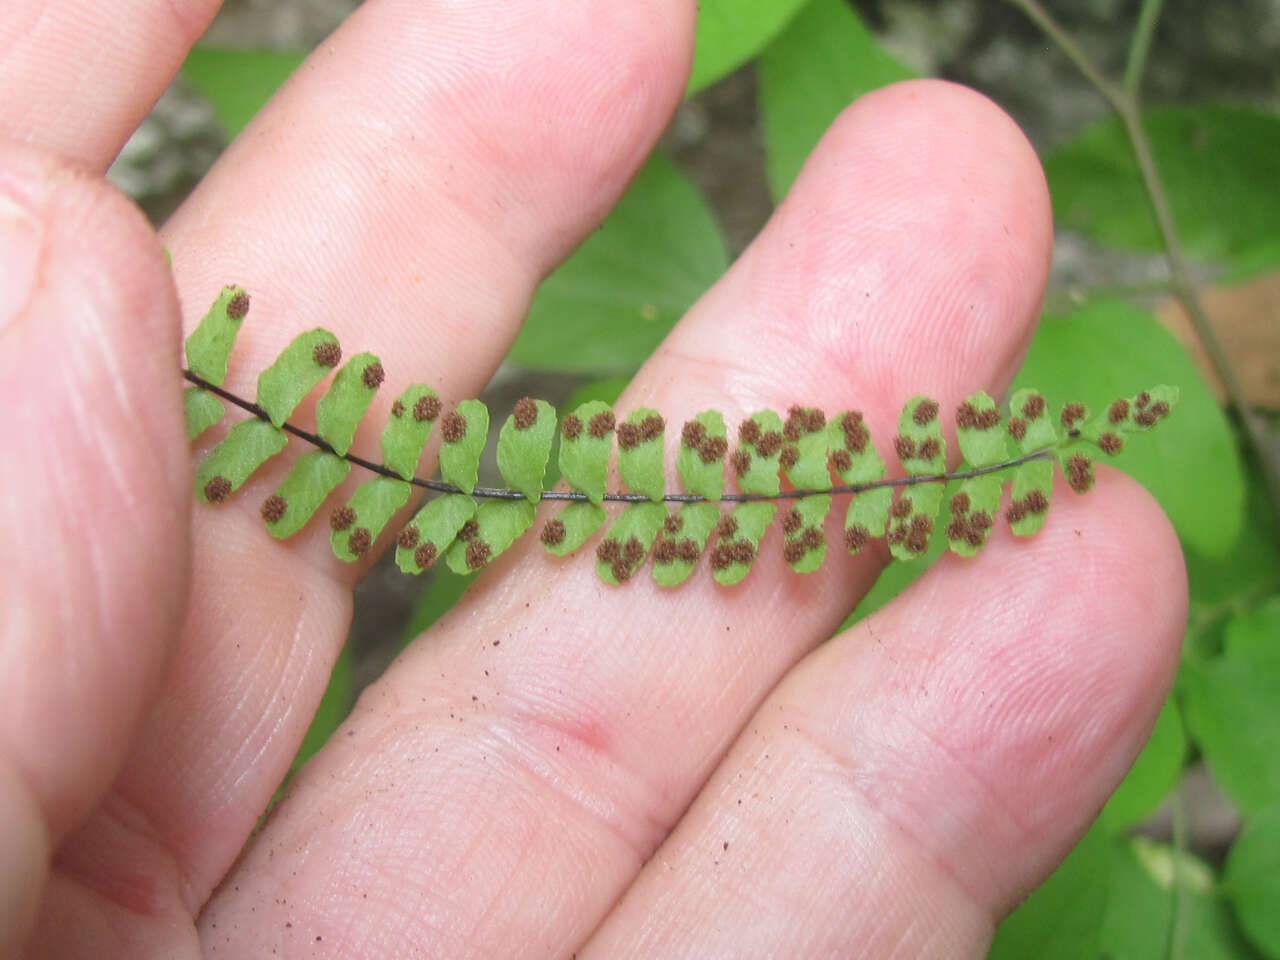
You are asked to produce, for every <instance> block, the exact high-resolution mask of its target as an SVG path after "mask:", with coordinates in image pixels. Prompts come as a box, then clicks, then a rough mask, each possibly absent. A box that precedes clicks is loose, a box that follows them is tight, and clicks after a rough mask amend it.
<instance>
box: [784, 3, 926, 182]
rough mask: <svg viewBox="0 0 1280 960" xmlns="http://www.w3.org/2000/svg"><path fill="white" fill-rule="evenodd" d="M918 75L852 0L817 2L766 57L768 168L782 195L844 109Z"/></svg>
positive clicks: (789, 27)
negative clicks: (889, 49) (853, 6)
mask: <svg viewBox="0 0 1280 960" xmlns="http://www.w3.org/2000/svg"><path fill="white" fill-rule="evenodd" d="M913 76H915V74H914V73H913V72H912V71H911V70H909V69H907V68H906V67H904V66H903V65H902V64H901V63H899V62H898V61H897V60H895V59H894V58H893V57H891V56H890V55H889V54H888V53H886V52H885V50H884V48H883V47H881V46H880V44H878V43H877V42H876V40H875V38H874V37H873V36H872V35H871V34H870V32H869V31H868V30H867V28H866V27H865V26H864V25H863V23H862V21H861V20H859V19H858V16H857V14H855V13H854V12H853V10H852V9H851V8H850V6H849V4H848V3H847V2H846V0H811V2H810V3H809V4H807V5H806V6H805V8H804V9H803V10H802V11H800V13H799V14H798V15H797V16H796V17H795V19H794V20H792V21H791V23H790V25H788V26H787V28H786V29H785V30H783V31H782V33H780V34H779V35H778V36H777V38H776V39H775V40H774V41H773V42H772V43H771V44H769V46H768V47H766V48H765V50H764V52H763V53H762V54H761V55H760V67H759V99H760V116H761V120H762V122H763V124H764V142H765V172H766V173H767V174H768V177H769V186H770V189H771V190H772V192H773V196H774V199H775V200H781V199H782V198H783V197H784V196H786V193H787V190H789V189H790V187H791V183H792V181H793V180H795V178H796V175H797V174H799V173H800V168H801V167H802V166H804V161H805V158H807V157H808V156H809V153H810V151H812V150H813V148H814V147H815V146H817V143H818V140H820V139H821V138H822V135H823V133H825V132H826V129H827V127H829V126H831V122H832V121H833V120H835V118H836V116H837V115H839V113H840V111H841V110H843V109H844V108H845V107H847V106H848V105H849V104H850V103H852V102H853V101H854V100H856V99H857V98H858V97H860V96H862V95H863V94H864V93H866V92H867V91H869V90H874V89H876V88H877V87H883V86H885V85H887V84H890V83H895V82H897V81H898V80H907V79H909V78H911V77H913Z"/></svg>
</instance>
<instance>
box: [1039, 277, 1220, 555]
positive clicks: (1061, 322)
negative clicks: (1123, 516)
mask: <svg viewBox="0 0 1280 960" xmlns="http://www.w3.org/2000/svg"><path fill="white" fill-rule="evenodd" d="M1152 383H1171V384H1177V385H1178V387H1179V388H1180V390H1181V399H1180V400H1179V402H1178V407H1177V410H1176V411H1175V412H1174V414H1173V415H1172V416H1171V417H1169V419H1168V422H1165V423H1162V424H1161V425H1160V429H1159V430H1156V431H1154V432H1153V433H1152V435H1151V436H1149V437H1143V438H1142V442H1141V443H1137V442H1135V443H1131V444H1128V445H1126V449H1125V450H1124V452H1123V453H1121V454H1120V455H1119V456H1118V457H1116V458H1115V460H1114V461H1113V462H1114V464H1115V466H1117V467H1119V468H1120V469H1121V470H1124V471H1125V472H1126V473H1128V474H1130V475H1132V476H1133V477H1136V478H1137V479H1138V480H1139V481H1140V482H1141V483H1142V484H1143V485H1144V486H1145V487H1146V488H1147V489H1148V490H1149V491H1151V493H1152V494H1153V495H1154V496H1155V498H1156V499H1157V500H1159V501H1160V505H1161V506H1162V507H1163V508H1164V511H1165V513H1167V514H1168V515H1169V519H1170V520H1172V521H1173V525H1174V526H1175V527H1176V528H1177V530H1178V534H1179V535H1180V536H1181V537H1182V540H1183V542H1184V543H1186V544H1188V545H1190V546H1192V547H1194V548H1195V549H1197V550H1200V551H1202V552H1204V553H1207V554H1215V555H1219V554H1222V553H1223V552H1225V551H1226V550H1227V549H1228V548H1229V547H1230V546H1231V544H1232V543H1234V542H1235V539H1236V537H1237V536H1238V535H1239V533H1240V527H1241V522H1242V519H1243V507H1244V477H1243V471H1242V468H1241V464H1240V457H1239V454H1238V452H1237V448H1236V440H1235V436H1234V434H1233V433H1232V430H1231V427H1230V425H1229V424H1228V423H1227V418H1226V415H1225V414H1224V413H1223V412H1222V408H1221V407H1219V406H1218V401H1217V400H1216V399H1215V398H1214V396H1213V393H1212V391H1211V390H1210V389H1209V387H1208V386H1207V385H1206V384H1205V382H1204V380H1203V378H1202V377H1201V376H1200V373H1199V371H1198V370H1197V369H1196V366H1195V364H1194V363H1193V362H1192V360H1191V358H1190V357H1189V356H1188V355H1187V352H1186V350H1184V349H1183V348H1182V346H1181V345H1180V344H1179V343H1178V342H1177V340H1175V339H1174V337H1173V335H1172V334H1171V333H1169V331H1167V330H1166V329H1165V328H1164V327H1163V326H1161V325H1160V324H1159V323H1158V322H1157V321H1156V319H1155V318H1154V317H1152V316H1151V315H1150V314H1149V313H1147V312H1146V311H1144V310H1141V309H1139V308H1137V307H1133V306H1130V305H1128V304H1125V303H1120V302H1116V301H1099V302H1096V303H1092V304H1087V305H1085V306H1083V307H1081V308H1080V309H1079V310H1076V311H1074V312H1073V313H1071V314H1068V315H1067V316H1064V317H1046V318H1045V320H1044V322H1043V323H1041V324H1040V329H1039V330H1038V331H1037V333H1036V337H1035V340H1034V341H1032V344H1031V350H1030V352H1029V353H1028V355H1027V359H1026V362H1025V363H1024V364H1023V366H1022V370H1021V371H1020V372H1019V373H1018V376H1017V377H1016V378H1015V380H1014V385H1015V386H1018V387H1020V386H1025V385H1027V384H1035V385H1036V386H1037V387H1038V388H1040V391H1041V392H1042V393H1043V394H1044V395H1045V397H1046V398H1047V400H1048V401H1049V409H1050V410H1057V409H1059V408H1060V407H1061V405H1062V404H1063V403H1065V402H1067V401H1080V402H1083V403H1088V404H1092V405H1093V406H1095V407H1098V408H1099V409H1102V408H1104V407H1105V405H1106V404H1108V403H1110V402H1111V401H1112V400H1114V399H1115V398H1116V397H1123V396H1128V395H1129V393H1130V392H1131V391H1132V390H1133V388H1134V385H1135V384H1152ZM1192 478H1194V480H1192Z"/></svg>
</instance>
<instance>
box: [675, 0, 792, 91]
mask: <svg viewBox="0 0 1280 960" xmlns="http://www.w3.org/2000/svg"><path fill="white" fill-rule="evenodd" d="M805 2H806V0H699V3H698V33H697V35H696V37H695V38H694V42H693V69H692V71H691V73H690V75H689V88H688V90H687V94H688V95H691V94H694V93H697V92H698V91H699V90H701V89H702V88H703V87H705V86H707V85H708V84H710V83H714V82H715V81H716V80H719V79H720V78H721V77H723V76H725V75H726V74H728V73H729V72H730V71H732V70H734V69H735V68H737V67H740V66H742V65H743V64H744V63H746V62H747V61H748V60H750V59H751V58H752V57H754V56H755V55H756V54H757V53H758V52H759V51H760V48H761V47H763V46H764V45H765V44H766V43H768V42H769V41H770V40H771V39H772V38H773V37H774V35H775V34H777V32H778V31H779V30H781V29H782V28H783V27H784V26H785V25H786V23H787V21H788V20H789V19H791V18H792V17H793V16H795V14H796V11H797V10H799V9H800V8H801V7H803V6H804V5H805Z"/></svg>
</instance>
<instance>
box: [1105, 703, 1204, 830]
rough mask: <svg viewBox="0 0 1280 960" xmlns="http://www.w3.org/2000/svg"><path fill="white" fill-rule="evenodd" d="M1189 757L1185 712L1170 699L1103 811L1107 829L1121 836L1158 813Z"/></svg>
mask: <svg viewBox="0 0 1280 960" xmlns="http://www.w3.org/2000/svg"><path fill="white" fill-rule="evenodd" d="M1186 757H1187V734H1186V731H1185V730H1184V729H1183V726H1182V712H1181V711H1180V710H1179V709H1178V704H1177V703H1176V702H1175V701H1174V700H1173V699H1172V698H1170V699H1169V700H1168V701H1166V703H1165V705H1164V708H1163V709H1162V710H1161V711H1160V716H1159V717H1157V718H1156V725H1155V727H1154V728H1153V729H1152V731H1151V737H1150V739H1149V740H1147V745H1146V747H1144V748H1143V750H1142V752H1141V753H1140V754H1138V759H1137V760H1136V761H1134V764H1133V768H1132V769H1131V770H1130V771H1129V775H1128V776H1126V777H1125V778H1124V780H1123V781H1122V782H1121V784H1120V786H1119V787H1118V788H1117V789H1116V792H1115V793H1113V794H1112V795H1111V799H1110V800H1108V801H1107V805H1106V806H1105V807H1103V808H1102V822H1103V824H1105V825H1106V828H1107V829H1108V830H1111V831H1113V832H1117V833H1118V832H1120V831H1121V830H1124V829H1125V828H1127V827H1130V826H1132V825H1133V824H1135V823H1137V822H1138V821H1139V820H1141V819H1143V818H1144V817H1146V816H1148V815H1149V814H1151V813H1152V812H1154V811H1155V809H1156V807H1158V806H1159V805H1160V801H1161V800H1163V799H1164V798H1165V796H1166V794H1168V792H1169V791H1170V790H1172V789H1173V786H1174V784H1176V783H1177V782H1178V777H1179V775H1180V774H1181V773H1182V764H1183V761H1184V760H1186Z"/></svg>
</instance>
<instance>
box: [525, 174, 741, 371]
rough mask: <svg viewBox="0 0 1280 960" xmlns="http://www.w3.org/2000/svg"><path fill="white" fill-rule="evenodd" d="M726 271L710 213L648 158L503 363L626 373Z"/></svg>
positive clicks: (540, 302) (545, 294) (542, 299)
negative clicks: (508, 361)
mask: <svg viewBox="0 0 1280 960" xmlns="http://www.w3.org/2000/svg"><path fill="white" fill-rule="evenodd" d="M726 265H727V261H726V259H725V251H724V241H723V240H722V239H721V237H720V231H719V228H718V227H717V226H716V221H715V218H714V216H713V215H712V213H711V210H710V208H709V207H708V206H707V204H706V202H705V201H704V200H703V199H702V197H701V196H700V195H699V194H698V191H697V190H696V189H694V187H693V185H692V184H691V183H689V181H688V180H687V179H686V178H685V176H684V175H683V174H682V173H680V171H679V170H677V169H676V168H675V166H674V165H673V164H672V163H671V161H670V160H668V159H666V158H665V157H663V156H662V155H661V154H657V153H655V154H653V155H652V156H650V157H649V160H648V162H647V163H646V164H645V166H644V168H643V169H642V170H641V171H640V174H639V176H637V177H636V179H635V182H634V183H632V184H631V187H630V189H628V190H627V192H626V193H625V194H624V195H623V197H622V199H621V200H620V201H619V202H618V205H617V206H616V207H614V209H613V212H612V213H611V214H609V217H608V218H607V219H606V220H605V221H604V223H603V224H602V225H601V226H600V228H599V229H598V230H596V231H595V232H594V233H592V234H591V236H589V237H588V238H587V239H586V241H585V242H584V243H583V244H582V246H581V247H579V248H578V250H577V252H576V253H574V255H573V256H572V257H570V258H569V259H568V260H567V261H565V263H564V264H562V265H561V267H560V268H559V269H558V270H556V272H555V273H553V274H552V275H551V276H550V277H548V278H547V280H546V282H544V283H543V284H542V286H541V287H540V288H539V289H538V293H537V295H536V296H535V297H534V298H533V304H532V306H530V308H529V316H528V317H527V318H526V319H525V322H524V327H523V328H522V329H521V331H520V335H519V336H518V337H516V342H515V344H514V346H512V348H511V353H510V354H509V356H508V359H509V360H510V361H511V362H512V363H515V364H517V365H519V366H523V367H528V368H531V369H537V370H556V371H560V372H565V371H570V372H592V371H606V372H613V371H618V372H630V371H634V370H635V369H636V368H637V367H639V366H640V364H641V363H642V362H643V361H644V359H645V358H646V357H648V356H649V354H650V353H652V352H653V349H654V347H656V346H657V345H658V344H659V342H661V340H662V338H663V337H664V336H666V334H667V331H669V330H670V329H671V328H672V326H674V325H675V322H676V321H677V320H678V319H680V317H681V316H683V314H684V312H685V310H687V309H688V308H689V307H690V306H691V305H692V304H693V302H694V301H695V300H696V299H697V298H698V297H699V296H701V295H702V292H703V291H704V290H706V289H707V288H708V287H709V286H711V284H712V283H714V282H715V281H716V280H717V279H719V277H720V275H721V274H722V273H724V271H725V267H726Z"/></svg>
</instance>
